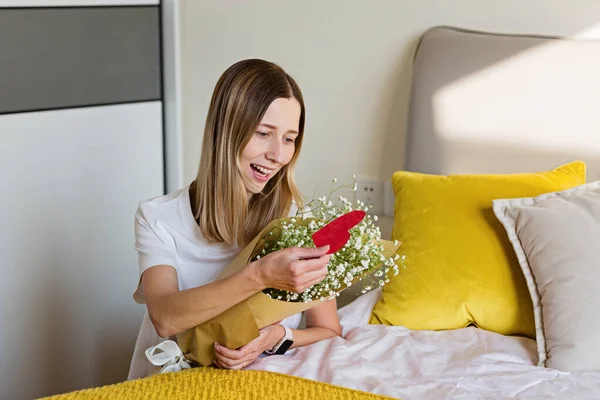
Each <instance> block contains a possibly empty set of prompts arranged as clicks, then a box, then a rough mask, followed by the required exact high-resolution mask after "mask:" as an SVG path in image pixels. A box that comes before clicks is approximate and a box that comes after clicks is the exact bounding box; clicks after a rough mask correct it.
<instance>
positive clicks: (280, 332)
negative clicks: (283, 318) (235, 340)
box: [215, 324, 285, 369]
mask: <svg viewBox="0 0 600 400" xmlns="http://www.w3.org/2000/svg"><path fill="white" fill-rule="evenodd" d="M284 335H285V329H284V328H283V326H281V325H279V324H274V325H269V326H266V327H264V328H263V329H261V330H260V335H259V336H258V337H257V338H256V339H254V340H252V341H251V342H249V343H247V344H245V345H243V346H242V347H240V348H239V349H237V350H231V349H228V348H227V347H225V346H221V345H220V344H218V343H216V342H215V355H216V360H215V364H216V365H217V366H218V367H221V368H225V369H243V368H246V367H247V366H248V365H250V364H252V363H253V362H254V360H256V359H257V358H258V356H259V355H261V354H262V352H264V351H265V350H269V349H272V348H273V347H274V346H275V345H276V344H277V343H278V342H279V341H280V340H281V338H282V337H283V336H284Z"/></svg>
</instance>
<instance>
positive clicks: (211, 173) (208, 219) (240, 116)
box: [192, 59, 305, 246]
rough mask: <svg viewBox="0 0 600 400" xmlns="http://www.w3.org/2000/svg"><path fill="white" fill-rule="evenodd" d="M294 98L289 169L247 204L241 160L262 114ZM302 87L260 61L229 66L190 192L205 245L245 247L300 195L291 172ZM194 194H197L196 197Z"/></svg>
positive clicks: (298, 143) (221, 81)
mask: <svg viewBox="0 0 600 400" xmlns="http://www.w3.org/2000/svg"><path fill="white" fill-rule="evenodd" d="M292 97H293V98H295V99H296V100H297V101H298V103H300V107H301V113H300V122H299V127H298V132H299V135H298V136H297V138H296V140H295V150H294V155H293V157H292V160H291V161H290V162H289V164H287V165H285V166H284V167H283V168H281V169H280V170H279V171H278V172H277V174H275V176H273V177H272V178H271V179H270V180H269V182H267V184H266V185H265V188H264V189H263V191H262V193H259V194H256V195H253V196H252V197H251V199H250V201H248V194H247V192H246V186H245V185H244V182H245V181H246V177H245V176H244V175H243V174H242V173H241V170H240V166H239V160H240V156H241V153H242V151H243V149H244V147H245V146H246V145H247V144H248V142H249V141H250V139H251V138H252V136H253V135H254V134H255V132H256V129H257V127H258V125H259V124H260V122H261V120H262V118H263V116H264V114H265V112H266V111H267V109H268V108H269V106H270V105H271V103H272V102H273V101H274V100H276V99H278V98H287V99H289V98H292ZM304 118H305V109H304V100H303V98H302V93H301V91H300V88H299V87H298V85H297V84H296V82H295V81H294V79H292V77H290V76H289V75H288V74H287V73H286V72H285V71H284V70H283V69H282V68H281V67H279V66H278V65H276V64H273V63H271V62H268V61H264V60H257V59H251V60H243V61H239V62H237V63H235V64H233V65H232V66H231V67H229V68H228V69H227V70H226V71H225V72H224V73H223V75H222V76H221V77H220V78H219V81H218V82H217V84H216V86H215V90H214V92H213V96H212V99H211V103H210V107H209V110H208V115H207V118H206V126H205V130H204V138H203V142H202V153H201V156H200V166H199V168H198V174H197V176H196V180H195V182H194V184H193V186H194V188H193V189H194V190H193V192H192V196H193V198H194V199H193V204H192V207H193V209H194V211H195V213H194V216H195V218H196V221H197V222H198V225H199V227H200V231H201V232H202V234H203V236H204V237H205V239H206V240H207V241H208V242H209V243H227V244H230V245H239V246H244V245H246V244H247V243H248V242H250V241H251V240H252V239H253V238H254V237H255V236H256V235H257V234H258V233H259V232H260V231H261V230H262V229H263V228H264V227H265V226H266V225H267V224H268V223H269V222H271V221H272V220H274V219H276V218H281V217H285V216H286V215H287V214H288V213H289V211H290V207H291V204H292V200H295V201H296V202H297V203H298V204H300V203H301V194H300V191H299V190H298V188H297V186H296V183H295V180H294V167H295V164H296V160H297V158H298V154H299V153H300V149H301V147H302V137H303V133H304ZM194 192H195V195H194Z"/></svg>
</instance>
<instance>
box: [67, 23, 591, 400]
mask: <svg viewBox="0 0 600 400" xmlns="http://www.w3.org/2000/svg"><path fill="white" fill-rule="evenodd" d="M599 49H600V44H599V43H597V42H593V41H584V40H568V39H564V38H550V37H539V36H526V35H503V34H491V33H483V32H472V31H466V30H462V29H456V28H449V27H435V28H432V29H431V30H429V31H427V32H425V33H424V35H423V36H422V38H421V40H420V43H419V46H418V49H417V51H416V53H415V58H414V63H413V65H412V68H413V81H412V89H411V94H410V110H409V115H408V125H407V137H406V147H405V153H406V157H405V158H404V159H405V161H404V164H403V166H402V169H404V170H406V171H414V172H420V173H427V174H472V173H475V174H479V173H482V174H495V173H499V174H506V173H516V172H522V171H527V172H531V171H539V170H548V169H549V168H552V167H555V166H557V165H560V164H564V163H568V162H570V161H572V160H576V159H577V160H579V159H581V160H585V163H586V166H587V170H586V171H584V172H585V174H586V175H587V179H588V181H592V180H599V179H600V145H598V141H597V140H594V138H595V137H596V136H597V132H598V131H600V113H598V112H597V111H596V110H595V108H596V105H595V103H594V102H593V101H591V100H592V99H593V96H594V95H595V94H596V93H598V92H600V90H599V89H600V79H599V78H598V76H597V71H600V56H598V54H600V52H599V51H598V50H599ZM590 104H591V105H593V106H591V105H590ZM381 296H382V291H381V290H376V291H372V292H369V293H367V294H365V295H362V296H360V297H359V298H357V299H356V300H355V301H353V302H352V303H350V304H348V305H347V306H345V307H343V308H341V309H340V311H339V315H340V318H341V323H342V327H343V338H335V339H330V340H326V341H322V342H319V343H316V344H314V345H311V346H307V347H304V348H299V349H294V350H292V351H290V352H288V353H287V354H285V355H281V356H280V355H276V356H269V357H265V358H260V359H258V360H257V361H256V362H255V363H254V364H252V365H251V366H249V367H247V368H246V371H239V372H235V371H229V372H227V373H228V374H231V375H227V376H225V375H219V379H216V380H213V381H211V380H210V379H208V380H207V379H203V377H206V376H207V374H208V375H209V376H213V375H210V374H213V373H214V371H213V372H211V371H210V370H207V369H196V370H192V371H184V372H182V373H175V374H163V375H162V376H155V377H150V378H146V379H143V380H140V381H137V382H136V383H130V382H129V383H124V384H120V385H115V386H110V387H106V388H100V389H96V391H95V392H93V393H92V394H93V396H92V395H90V397H89V398H119V397H118V396H117V393H119V395H122V396H124V397H123V398H126V397H129V398H138V397H136V396H133V394H132V393H133V392H131V393H130V394H131V395H130V396H127V391H128V390H133V388H134V386H133V385H137V386H135V387H136V388H137V389H140V387H142V388H143V390H150V391H151V389H149V388H156V387H161V386H160V385H158V383H160V384H161V385H163V386H162V387H170V386H169V385H173V384H174V382H175V380H177V382H178V383H177V385H178V387H180V388H181V387H188V388H192V387H194V385H195V384H198V382H200V381H201V382H202V384H201V389H202V390H200V391H188V392H187V396H186V395H185V393H184V394H182V393H179V392H178V393H177V394H175V392H169V393H171V395H168V394H165V395H163V398H169V397H170V396H173V398H175V396H181V397H177V398H185V397H189V398H227V394H229V395H231V396H234V394H233V393H234V392H227V391H225V392H223V393H221V394H219V391H218V390H217V389H215V388H216V386H215V385H218V384H221V382H222V381H221V380H220V379H221V378H223V379H226V380H229V381H230V382H232V381H231V379H237V381H236V382H238V384H239V385H240V387H241V386H244V387H246V386H245V385H246V384H247V382H256V379H257V378H256V376H257V375H253V374H256V373H260V374H266V375H261V377H262V378H261V379H262V381H263V387H260V385H259V386H258V387H256V386H252V385H249V386H248V387H250V386H252V387H253V388H254V389H252V390H250V389H248V390H249V392H247V393H245V394H244V395H245V396H246V398H271V397H273V398H275V397H279V398H281V396H286V395H290V393H292V392H289V391H288V392H285V391H279V392H276V393H274V392H273V391H272V390H271V391H269V388H271V389H272V388H273V387H274V386H269V382H274V380H281V381H286V379H288V380H289V381H286V382H287V383H284V384H283V385H284V386H285V387H288V388H290V387H294V389H293V393H294V395H295V396H297V397H298V398H337V397H339V398H362V397H361V396H366V397H364V398H384V397H379V396H389V397H392V398H400V399H404V400H411V399H457V400H458V399H469V400H475V399H492V400H493V399H507V398H519V399H546V398H553V399H574V398H576V399H580V400H582V399H596V398H598V397H599V393H600V371H598V372H594V371H579V372H565V371H561V370H559V369H555V368H548V367H544V366H540V365H539V363H540V357H539V348H538V347H539V346H538V343H536V340H535V339H534V338H531V337H527V335H518V334H514V335H513V334H503V333H498V332H494V331H493V330H488V329H482V328H481V327H477V326H475V324H472V325H469V326H464V327H458V328H456V329H409V328H407V327H405V326H388V325H385V324H373V323H369V322H372V320H371V313H372V311H373V309H374V306H375V305H376V304H377V303H378V302H379V301H380V300H381ZM223 373H224V372H220V374H223ZM177 374H181V375H177ZM176 377H177V378H176ZM297 378H301V380H300V381H298V380H297ZM302 379H304V380H302ZM259 380H260V379H259ZM244 382H246V383H244ZM278 382H279V381H278ZM314 384H325V385H326V386H323V387H320V388H319V389H318V390H317V389H315V388H314V387H312V386H311V385H314ZM128 385H129V386H128ZM157 385H158V386H157ZM278 385H279V384H278ZM286 385H287V386H286ZM290 385H292V386H290ZM294 385H298V386H294ZM276 386H277V385H276ZM277 387H279V388H281V386H280V385H279V386H277ZM190 390H191V389H190ZM215 390H216V391H215ZM327 390H334V391H336V392H335V393H336V394H335V396H334V395H332V394H331V393H333V392H327V393H326V391H327ZM211 391H212V392H211ZM250 392H251V393H250ZM86 393H88V394H90V392H86ZM136 393H137V392H136ZM210 393H212V395H211V394H210ZM258 393H262V395H259V394H258ZM81 394H82V395H81V398H85V397H84V396H83V392H82V393H81ZM70 395H72V394H69V395H65V397H60V396H57V397H56V398H57V399H59V398H64V399H67V398H71V397H67V396H70ZM238 395H240V394H239V393H238ZM240 396H241V395H240ZM368 396H372V397H368ZM72 398H77V397H72ZM140 398H141V397H140Z"/></svg>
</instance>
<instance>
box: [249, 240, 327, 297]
mask: <svg viewBox="0 0 600 400" xmlns="http://www.w3.org/2000/svg"><path fill="white" fill-rule="evenodd" d="M328 250H329V246H323V247H318V248H306V247H290V248H287V249H282V250H278V251H275V252H273V253H269V254H267V255H266V256H264V257H262V258H260V259H258V260H257V261H255V268H256V272H257V277H258V279H259V281H260V283H261V284H262V286H264V287H265V288H274V289H281V290H287V291H288V292H294V293H301V292H303V291H304V290H306V289H307V288H309V287H311V286H312V285H315V284H317V283H319V282H321V281H322V280H323V278H325V276H326V275H327V263H329V257H330V255H329V254H326V253H327V251H328Z"/></svg>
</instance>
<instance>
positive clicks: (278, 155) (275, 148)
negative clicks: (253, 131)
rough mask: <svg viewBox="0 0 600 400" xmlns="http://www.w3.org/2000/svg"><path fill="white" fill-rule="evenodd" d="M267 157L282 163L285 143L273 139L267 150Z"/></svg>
mask: <svg viewBox="0 0 600 400" xmlns="http://www.w3.org/2000/svg"><path fill="white" fill-rule="evenodd" d="M266 157H267V159H269V160H270V161H273V162H275V163H277V164H281V163H282V162H283V145H282V144H280V143H278V141H275V140H274V141H272V142H271V143H270V145H269V149H268V150H267V154H266Z"/></svg>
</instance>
